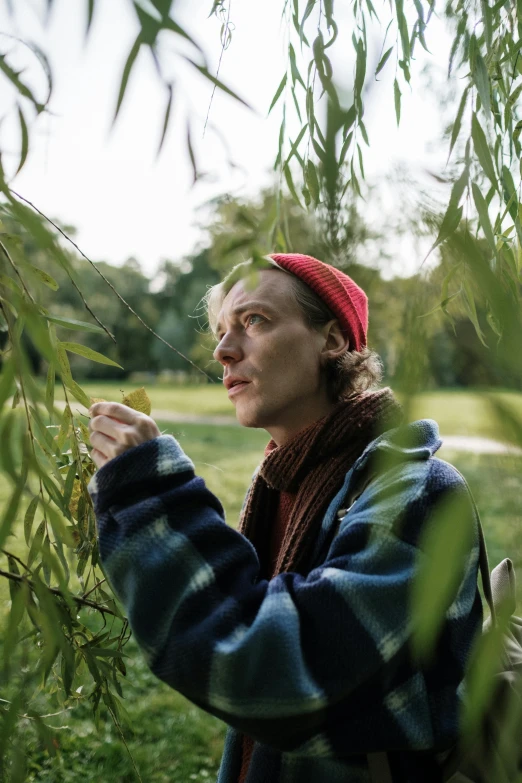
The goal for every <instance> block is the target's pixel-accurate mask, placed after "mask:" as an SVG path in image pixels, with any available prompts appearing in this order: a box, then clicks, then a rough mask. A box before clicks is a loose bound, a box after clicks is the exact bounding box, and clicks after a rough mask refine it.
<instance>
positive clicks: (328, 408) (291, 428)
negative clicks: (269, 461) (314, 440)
mask: <svg viewBox="0 0 522 783" xmlns="http://www.w3.org/2000/svg"><path fill="white" fill-rule="evenodd" d="M336 405H337V403H335V402H330V401H327V402H326V401H325V402H323V403H322V404H320V405H317V406H316V407H315V408H314V409H313V410H310V411H308V412H303V413H301V412H300V415H299V416H295V418H294V417H293V419H292V421H285V422H281V423H280V424H279V423H278V424H274V425H273V426H269V427H265V430H266V431H267V432H268V434H269V435H270V437H271V438H272V440H273V441H274V443H276V444H277V445H278V446H284V445H285V444H287V443H289V442H290V441H291V440H292V439H293V438H295V437H296V436H297V435H299V433H300V432H303V430H306V429H307V428H308V427H310V425H312V424H315V422H316V421H319V419H322V418H324V417H325V416H328V414H329V413H331V412H332V411H333V409H334V408H335V407H336Z"/></svg>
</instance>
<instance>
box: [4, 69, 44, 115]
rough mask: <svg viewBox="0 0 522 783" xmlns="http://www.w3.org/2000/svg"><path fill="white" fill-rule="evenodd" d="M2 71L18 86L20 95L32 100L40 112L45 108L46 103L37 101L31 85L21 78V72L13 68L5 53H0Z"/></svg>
mask: <svg viewBox="0 0 522 783" xmlns="http://www.w3.org/2000/svg"><path fill="white" fill-rule="evenodd" d="M0 71H3V72H4V74H5V75H6V77H7V78H8V79H9V81H10V82H11V84H12V85H13V86H14V87H15V88H16V90H17V91H18V93H19V94H20V95H22V96H23V97H24V98H27V99H28V100H30V101H31V103H32V104H33V105H34V107H35V109H36V111H37V112H38V114H40V113H41V112H42V111H43V110H44V109H45V105H44V104H43V103H40V102H39V101H37V100H36V98H35V97H34V95H33V93H32V91H31V90H30V89H29V87H28V86H27V85H26V84H25V83H24V82H22V81H21V80H20V74H19V73H18V72H17V71H15V70H14V69H13V68H11V66H10V65H9V63H8V62H7V60H6V55H5V54H0Z"/></svg>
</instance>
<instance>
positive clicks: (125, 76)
mask: <svg viewBox="0 0 522 783" xmlns="http://www.w3.org/2000/svg"><path fill="white" fill-rule="evenodd" d="M142 43H143V39H142V37H141V33H140V34H139V35H138V37H137V38H136V40H135V41H134V43H133V44H132V47H131V50H130V52H129V54H128V57H127V61H126V63H125V65H124V68H123V73H122V76H121V82H120V89H119V92H118V100H117V102H116V111H115V112H114V118H113V122H115V121H116V117H117V116H118V114H119V111H120V108H121V104H122V102H123V98H124V97H125V92H126V90H127V85H128V83H129V76H130V75H131V71H132V68H133V65H134V63H135V62H136V58H137V56H138V53H139V51H140V47H141V45H142Z"/></svg>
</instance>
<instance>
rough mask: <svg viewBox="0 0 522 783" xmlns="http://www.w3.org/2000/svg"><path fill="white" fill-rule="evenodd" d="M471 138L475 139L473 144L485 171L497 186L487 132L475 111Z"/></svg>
mask: <svg viewBox="0 0 522 783" xmlns="http://www.w3.org/2000/svg"><path fill="white" fill-rule="evenodd" d="M471 138H472V139H473V146H474V148H475V152H476V153H477V158H478V159H479V163H480V165H481V166H482V168H483V169H484V173H485V174H486V176H487V177H489V179H490V180H491V182H492V183H493V185H494V186H495V188H496V187H497V175H496V174H495V167H494V165H493V158H492V157H491V152H490V150H489V146H488V142H487V139H486V134H485V133H484V131H483V130H482V126H481V124H480V122H479V121H478V118H477V115H476V114H475V112H473V117H472V120H471Z"/></svg>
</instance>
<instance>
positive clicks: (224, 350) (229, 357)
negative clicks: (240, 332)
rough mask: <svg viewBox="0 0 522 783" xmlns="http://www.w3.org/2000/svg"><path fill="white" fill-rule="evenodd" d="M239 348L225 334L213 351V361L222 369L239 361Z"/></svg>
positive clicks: (229, 336) (236, 343) (235, 342)
mask: <svg viewBox="0 0 522 783" xmlns="http://www.w3.org/2000/svg"><path fill="white" fill-rule="evenodd" d="M241 355H242V354H241V348H240V346H239V344H238V342H237V340H234V339H233V338H232V336H231V335H230V334H226V335H225V336H224V337H223V338H222V339H221V340H220V341H219V343H218V345H217V346H216V348H215V350H214V359H216V361H218V362H219V363H220V364H222V365H223V367H226V366H227V365H228V364H232V363H233V362H238V361H239V360H240V359H241Z"/></svg>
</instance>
